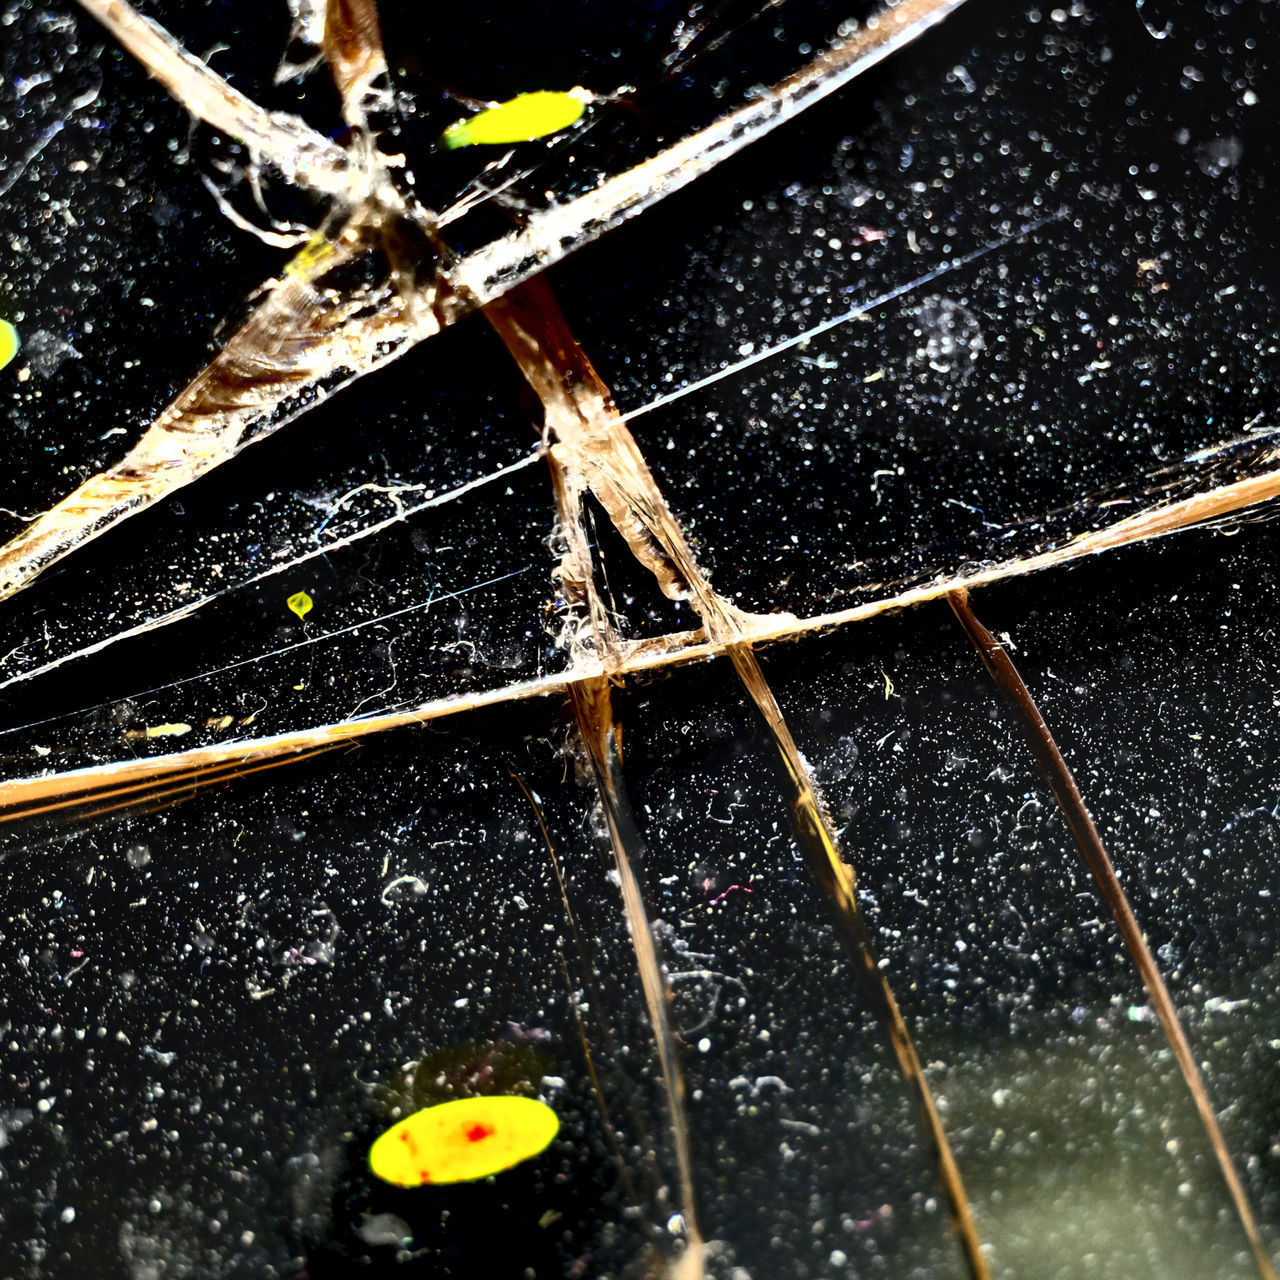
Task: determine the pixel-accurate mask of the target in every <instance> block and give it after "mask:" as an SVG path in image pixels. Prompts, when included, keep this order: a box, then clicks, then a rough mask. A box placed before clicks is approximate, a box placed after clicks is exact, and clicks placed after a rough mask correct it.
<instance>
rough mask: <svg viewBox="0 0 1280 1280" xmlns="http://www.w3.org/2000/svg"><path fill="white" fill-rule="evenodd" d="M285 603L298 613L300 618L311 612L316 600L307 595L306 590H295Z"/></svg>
mask: <svg viewBox="0 0 1280 1280" xmlns="http://www.w3.org/2000/svg"><path fill="white" fill-rule="evenodd" d="M285 604H287V605H288V606H289V608H290V609H292V610H293V611H294V613H296V614H297V615H298V617H299V618H305V617H306V616H307V614H309V613H310V612H311V606H312V605H313V604H315V601H314V600H312V598H311V597H310V596H309V595H307V593H306V592H305V591H295V592H294V593H293V595H291V596H290V597H289V598H288V599H287V600H286V601H285Z"/></svg>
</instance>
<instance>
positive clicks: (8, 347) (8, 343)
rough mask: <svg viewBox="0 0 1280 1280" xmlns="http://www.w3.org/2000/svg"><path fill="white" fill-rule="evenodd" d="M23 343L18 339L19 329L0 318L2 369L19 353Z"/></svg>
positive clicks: (0, 363)
mask: <svg viewBox="0 0 1280 1280" xmlns="http://www.w3.org/2000/svg"><path fill="white" fill-rule="evenodd" d="M20 346H22V343H21V342H20V341H19V339H18V331H17V329H15V328H14V327H13V325H11V324H10V323H9V322H8V321H7V320H0V369H3V368H4V367H5V365H7V364H8V363H9V361H10V360H12V359H13V357H14V356H16V355H17V354H18V348H19V347H20Z"/></svg>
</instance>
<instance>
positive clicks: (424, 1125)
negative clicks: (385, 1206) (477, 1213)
mask: <svg viewBox="0 0 1280 1280" xmlns="http://www.w3.org/2000/svg"><path fill="white" fill-rule="evenodd" d="M559 1131H560V1120H559V1118H558V1117H557V1115H556V1113H555V1112H554V1111H552V1110H551V1108H550V1107H548V1106H547V1105H546V1104H545V1103H542V1102H538V1101H536V1100H535V1099H533V1098H514V1097H498V1098H458V1099H457V1100H455V1101H453V1102H442V1103H440V1105H439V1106H435V1107H427V1108H426V1110H424V1111H416V1112H414V1114H413V1115H411V1116H409V1117H407V1118H406V1119H404V1120H401V1121H399V1122H398V1123H397V1124H394V1125H392V1126H391V1128H390V1129H388V1130H387V1131H386V1133H384V1134H383V1135H382V1136H381V1137H380V1138H378V1139H377V1141H376V1142H374V1144H373V1146H372V1147H370V1148H369V1168H370V1169H371V1170H372V1171H373V1173H374V1176H375V1177H378V1178H381V1179H382V1180H383V1181H384V1182H391V1183H394V1184H395V1185H396V1186H398V1187H420V1186H424V1185H425V1184H427V1183H447V1182H474V1181H475V1180H476V1179H477V1178H487V1177H488V1176H489V1175H490V1174H493V1173H501V1172H502V1170H504V1169H510V1168H512V1167H513V1166H515V1165H518V1164H521V1163H522V1162H524V1161H525V1160H528V1159H530V1158H531V1157H533V1156H536V1155H537V1154H538V1153H539V1152H541V1151H545V1150H546V1148H547V1147H548V1146H549V1145H550V1144H551V1140H552V1139H553V1138H554V1137H555V1136H556V1134H557V1133H558V1132H559Z"/></svg>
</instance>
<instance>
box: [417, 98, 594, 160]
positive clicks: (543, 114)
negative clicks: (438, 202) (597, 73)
mask: <svg viewBox="0 0 1280 1280" xmlns="http://www.w3.org/2000/svg"><path fill="white" fill-rule="evenodd" d="M591 101H592V95H591V94H590V93H589V92H588V91H587V90H586V89H570V90H569V91H568V92H567V93H557V92H554V91H552V90H550V89H540V90H538V91H537V92H536V93H522V94H520V95H519V96H517V97H515V98H512V99H511V100H510V101H508V102H499V103H497V104H496V105H495V106H492V107H490V108H489V109H488V110H487V111H481V112H480V113H479V114H478V115H474V116H471V117H469V118H468V119H466V120H459V121H458V122H457V123H456V124H451V125H450V126H449V127H448V128H447V129H446V130H445V131H444V133H443V134H442V135H441V138H440V142H441V144H442V145H443V146H444V147H445V148H446V149H447V150H449V151H453V150H455V149H456V148H458V147H475V146H507V145H509V144H511V143H513V142H532V141H533V139H534V138H545V137H546V136H547V135H548V134H550V133H559V132H560V130H561V129H567V128H568V127H569V126H570V125H571V124H577V123H578V121H579V120H581V119H582V113H583V112H584V111H585V110H586V109H587V103H589V102H591Z"/></svg>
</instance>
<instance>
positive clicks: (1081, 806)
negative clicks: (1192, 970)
mask: <svg viewBox="0 0 1280 1280" xmlns="http://www.w3.org/2000/svg"><path fill="white" fill-rule="evenodd" d="M947 602H948V603H949V604H950V605H951V608H952V611H953V612H954V613H955V615H956V617H957V619H958V620H959V622H960V625H961V626H962V627H963V628H964V631H965V634H966V635H967V636H968V637H969V639H970V640H972V641H973V644H974V648H976V649H977V651H978V654H979V656H980V657H981V658H982V662H983V665H984V666H985V667H986V669H987V671H988V673H989V674H990V676H991V679H992V680H993V681H994V682H995V685H996V687H997V688H998V689H999V690H1000V692H1001V693H1002V694H1003V695H1004V697H1005V699H1006V700H1007V701H1008V702H1009V704H1010V706H1012V708H1013V710H1014V712H1015V714H1016V715H1017V716H1018V718H1019V720H1020V722H1021V724H1022V727H1023V729H1024V730H1025V731H1026V735H1027V741H1028V743H1029V744H1030V747H1031V753H1032V755H1033V756H1035V760H1036V764H1038V765H1039V766H1040V771H1041V773H1042V774H1043V775H1044V779H1045V781H1046V782H1047V783H1048V784H1049V789H1050V790H1051V791H1052V792H1053V798H1054V799H1055V800H1056V801H1057V802H1058V808H1059V809H1060V810H1061V812H1062V816H1063V818H1064V819H1065V820H1066V823H1067V828H1068V830H1070V832H1071V835H1072V838H1073V839H1074V840H1075V842H1076V845H1077V846H1078V847H1079V849H1080V852H1081V853H1082V854H1083V855H1084V860H1085V862H1086V863H1087V864H1088V867H1089V870H1090V871H1091V872H1093V877H1094V879H1095V880H1096V881H1097V882H1098V889H1099V891H1100V892H1101V894H1102V900H1103V901H1104V902H1105V903H1106V904H1107V907H1108V909H1109V910H1110V912H1111V914H1112V916H1114V917H1115V922H1116V925H1117V927H1118V928H1119V930H1120V936H1121V938H1123V940H1124V944H1125V946H1126V947H1127V948H1128V951H1129V954H1130V956H1132V958H1133V962H1134V964H1135V965H1136V967H1137V970H1138V973H1139V974H1140V975H1141V976H1142V982H1143V985H1144V986H1145V987H1146V989H1147V995H1148V997H1149V998H1150V1000H1151V1004H1152V1007H1153V1008H1154V1009H1155V1011H1156V1016H1157V1017H1158V1018H1159V1019H1160V1025H1161V1026H1162V1027H1163V1028H1164V1033H1165V1036H1166V1038H1167V1039H1168V1041H1169V1046H1170V1048H1171V1049H1172V1050H1173V1056H1174V1058H1175V1059H1176V1061H1177V1063H1178V1068H1179V1070H1180V1071H1181V1072H1182V1078H1183V1080H1184V1081H1186V1085H1187V1088H1188V1090H1189V1091H1190V1093H1191V1097H1192V1099H1193V1100H1194V1102H1195V1106H1196V1111H1197V1112H1199V1115H1200V1123H1201V1124H1202V1125H1203V1126H1204V1131H1205V1134H1206V1135H1207V1137H1208V1139H1209V1145H1210V1146H1211V1147H1212V1148H1213V1154H1214V1156H1215V1157H1216V1159H1217V1161H1218V1168H1219V1169H1220V1170H1221V1172H1222V1178H1223V1181H1224V1182H1225V1183H1226V1184H1227V1191H1228V1192H1229V1194H1230V1196H1231V1202H1232V1204H1233V1205H1234V1206H1235V1211H1236V1216H1237V1217H1238V1218H1239V1219H1240V1225H1241V1227H1243V1229H1244V1234H1245V1236H1246V1237H1247V1238H1248V1241H1249V1249H1250V1251H1251V1252H1252V1254H1253V1260H1254V1264H1255V1265H1256V1267H1257V1269H1258V1274H1259V1276H1261V1277H1262V1280H1276V1273H1275V1270H1274V1269H1273V1267H1272V1265H1271V1259H1270V1257H1269V1256H1268V1254H1267V1249H1266V1245H1265V1244H1264V1243H1263V1240H1262V1233H1261V1232H1260V1231H1259V1230H1258V1223H1257V1220H1256V1219H1255V1217H1254V1214H1253V1207H1252V1206H1251V1205H1250V1203H1249V1196H1248V1193H1247V1192H1246V1191H1245V1189H1244V1183H1243V1182H1242V1181H1241V1178H1240V1174H1239V1173H1238V1172H1237V1170H1236V1167H1235V1163H1234V1162H1233V1160H1232V1159H1231V1152H1230V1150H1229V1149H1228V1147H1227V1141H1226V1139H1225V1138H1224V1137H1223V1135H1222V1128H1221V1126H1220V1125H1219V1124H1218V1117H1217V1114H1216V1113H1215V1111H1214V1109H1213V1103H1212V1102H1211V1101H1210V1099H1209V1091H1208V1089H1206V1088H1205V1083H1204V1078H1203V1077H1202V1076H1201V1074H1200V1068H1199V1067H1198V1066H1197V1065H1196V1060H1195V1054H1194V1053H1193V1052H1192V1050H1191V1043H1190V1041H1189V1040H1188V1039H1187V1033H1186V1031H1185V1030H1184V1029H1183V1026H1182V1021H1181V1019H1179V1017H1178V1012H1177V1010H1176V1009H1175V1008H1174V1004H1173V998H1172V996H1170V994H1169V988H1168V987H1167V986H1166V985H1165V981H1164V978H1163V976H1162V975H1161V973H1160V969H1159V966H1158V965H1157V964H1156V960H1155V957H1154V956H1153V955H1152V954H1151V948H1150V947H1149V946H1148V945H1147V940H1146V938H1145V937H1143V934H1142V929H1141V928H1140V927H1139V925H1138V921H1137V917H1136V916H1135V915H1134V914H1133V908H1132V907H1131V906H1130V905H1129V899H1128V898H1127V897H1126V896H1125V892H1124V890H1123V889H1122V888H1121V886H1120V881H1119V880H1118V879H1117V877H1116V872H1115V868H1114V867H1113V866H1112V864H1111V859H1110V857H1109V856H1108V855H1107V850H1106V848H1105V846H1104V845H1103V843H1102V837H1101V836H1100V835H1099V834H1098V828H1097V827H1096V826H1094V823H1093V819H1092V818H1091V817H1090V816H1089V811H1088V809H1087V808H1086V807H1085V803H1084V797H1083V796H1081V794H1080V788H1079V787H1077V786H1076V780H1075V778H1074V776H1073V775H1072V773H1071V770H1070V768H1069V767H1068V766H1067V762H1066V760H1064V759H1063V756H1062V752H1061V751H1059V750H1058V744H1057V743H1056V742H1055V741H1054V740H1053V734H1052V733H1050V731H1049V726H1048V725H1047V724H1046V723H1045V721H1044V717H1043V716H1042V715H1041V714H1040V708H1039V707H1038V706H1036V702H1035V699H1034V698H1033V697H1032V696H1031V691H1030V690H1029V689H1028V688H1027V686H1026V684H1025V683H1024V682H1023V679H1022V676H1021V675H1020V674H1019V673H1018V668H1017V667H1016V666H1014V664H1013V659H1012V658H1010V657H1009V655H1008V653H1007V652H1006V651H1005V649H1004V646H1003V645H1002V644H1001V643H1000V642H999V641H998V640H997V639H996V638H995V636H993V635H992V634H991V632H989V631H988V630H987V629H986V627H984V626H983V625H982V623H981V622H979V621H978V619H977V618H976V617H975V616H974V613H973V610H972V609H971V608H970V606H969V593H968V592H967V591H953V592H952V593H951V594H950V595H948V597H947Z"/></svg>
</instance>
